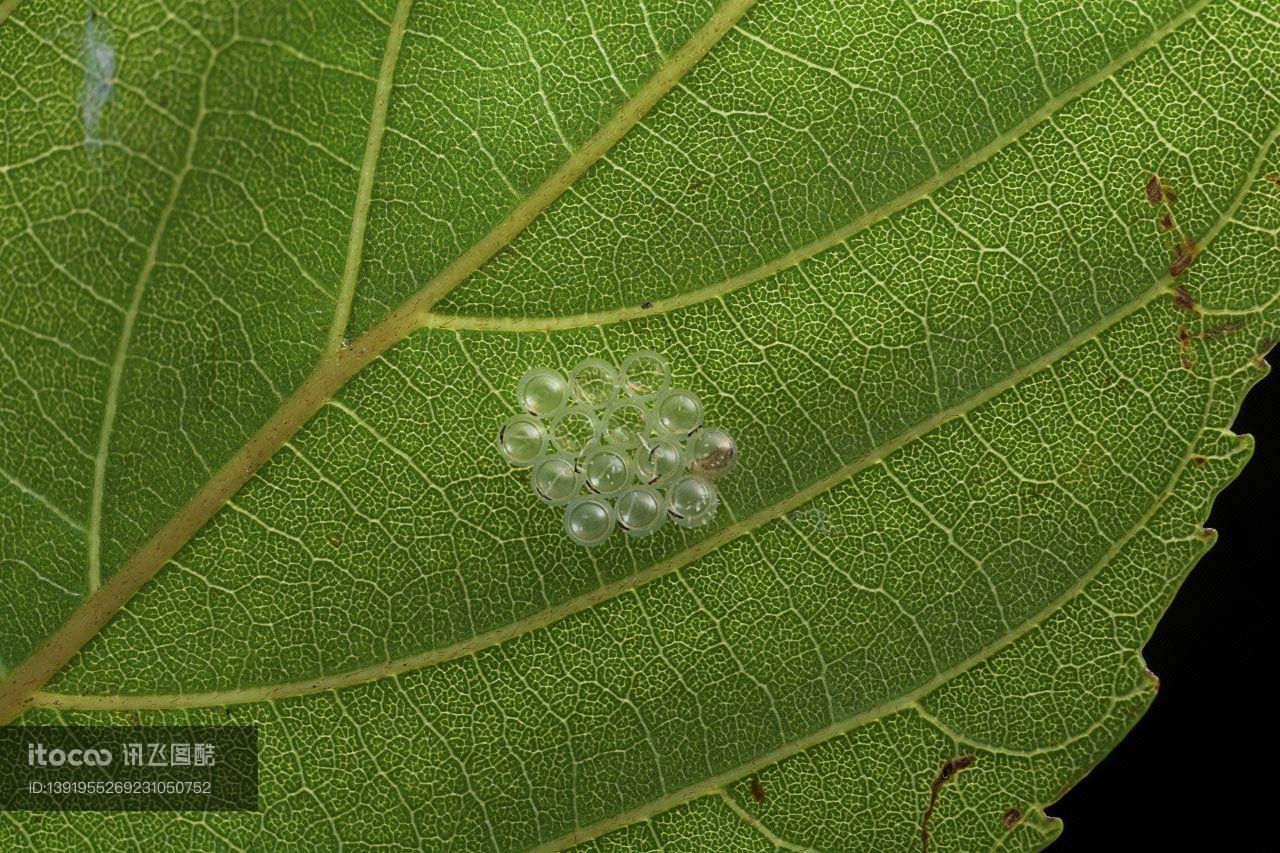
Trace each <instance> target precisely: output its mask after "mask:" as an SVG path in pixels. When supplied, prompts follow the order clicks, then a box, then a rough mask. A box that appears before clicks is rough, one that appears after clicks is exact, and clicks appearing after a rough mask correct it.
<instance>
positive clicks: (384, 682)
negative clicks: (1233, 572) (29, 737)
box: [0, 0, 1280, 850]
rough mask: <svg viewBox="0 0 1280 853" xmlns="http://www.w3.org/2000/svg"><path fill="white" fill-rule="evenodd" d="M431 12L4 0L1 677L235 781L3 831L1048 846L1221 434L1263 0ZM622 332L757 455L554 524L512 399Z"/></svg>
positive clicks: (50, 711) (1278, 266) (1271, 105)
mask: <svg viewBox="0 0 1280 853" xmlns="http://www.w3.org/2000/svg"><path fill="white" fill-rule="evenodd" d="M446 5H447V4H414V3H411V2H408V0H405V2H401V3H399V4H398V5H397V4H392V3H383V4H373V3H367V4H337V6H334V4H315V8H311V7H309V6H308V5H307V4H287V5H286V6H283V7H282V8H281V9H280V10H265V9H262V8H257V7H253V8H245V9H238V10H235V11H232V10H216V12H215V11H209V10H205V9H204V7H202V6H199V5H194V4H193V5H192V6H190V7H175V8H172V9H164V10H158V9H156V8H153V7H147V6H140V5H137V4H133V3H121V4H118V5H108V4H104V5H102V6H95V7H94V14H93V15H91V16H90V17H88V18H87V19H86V18H85V17H83V16H82V15H81V10H75V11H68V10H60V9H56V8H53V7H51V6H45V5H41V4H39V3H35V2H30V3H26V2H24V3H21V4H16V3H8V4H0V80H3V89H2V90H0V91H3V92H4V93H5V94H4V95H3V96H0V97H2V98H3V100H2V103H3V113H0V130H3V133H0V258H3V266H0V336H3V339H2V340H0V352H3V353H4V357H3V359H0V381H2V382H3V383H4V387H5V388H6V390H7V392H8V393H6V394H5V395H4V398H3V402H0V413H3V419H2V420H0V430H2V431H3V432H2V433H0V434H2V435H3V442H2V443H0V474H2V475H3V478H2V479H0V513H2V514H3V517H4V518H5V524H4V525H3V527H0V614H2V615H3V618H2V619H0V673H2V674H8V675H9V679H8V682H7V683H6V684H5V686H4V687H3V688H0V712H2V711H3V710H4V709H5V708H6V707H8V708H13V709H15V712H16V710H23V711H25V713H23V714H22V715H21V716H20V717H19V718H18V722H19V724H23V723H40V722H48V721H51V720H62V721H70V722H81V723H83V722H118V723H124V722H127V721H128V720H129V719H130V716H131V715H132V714H134V713H139V714H141V715H142V716H143V718H144V721H149V722H160V721H174V722H178V721H181V722H188V721H189V722H225V721H227V720H228V719H230V720H234V721H237V722H248V721H252V722H255V723H257V724H258V725H260V726H261V727H262V731H263V737H262V742H263V744H264V753H263V761H264V765H263V767H264V769H263V782H262V800H263V802H264V804H265V806H264V810H263V811H262V812H261V813H259V814H252V815H235V814H211V815H202V816H190V815H185V816H184V815H178V816H173V815H156V814H152V815H128V816H122V815H89V814H78V815H55V814H46V815H11V814H9V815H5V816H4V818H3V819H2V820H0V840H3V842H4V845H3V846H5V847H6V848H7V847H9V846H20V845H32V846H38V847H41V848H56V847H64V846H65V847H72V846H76V845H77V844H78V843H80V842H81V841H82V840H83V838H84V837H85V836H88V837H90V838H92V839H93V841H94V842H95V843H96V844H99V845H101V846H104V847H105V846H125V845H131V844H141V845H153V844H158V843H161V842H162V841H165V842H169V843H175V839H176V843H178V844H181V845H183V846H188V847H198V848H205V847H221V846H230V847H246V848H248V847H261V846H265V845H273V844H283V845H290V846H293V845H297V846H313V847H314V846H334V845H337V844H351V845H359V846H376V845H383V846H397V845H398V846H404V847H415V848H429V849H459V850H473V849H497V850H508V849H527V848H539V847H541V848H544V849H555V848H563V847H567V846H572V845H573V844H575V843H582V844H585V845H588V846H594V847H598V848H601V849H673V850H676V849H726V850H747V849H756V848H759V849H771V848H773V849H776V848H782V849H810V848H813V849H824V850H854V849H875V850H890V849H921V847H924V848H925V849H926V850H947V849H956V850H977V849H995V848H1000V849H1013V850H1034V849H1039V848H1040V847H1042V846H1044V845H1045V844H1046V843H1048V841H1050V840H1051V839H1052V838H1053V837H1054V836H1055V835H1056V833H1057V831H1058V826H1057V824H1056V823H1054V822H1052V821H1050V820H1048V819H1047V818H1045V817H1044V815H1043V813H1042V811H1041V809H1042V808H1043V807H1044V806H1045V805H1047V804H1048V803H1051V802H1052V801H1053V800H1055V799H1056V798H1057V797H1058V796H1060V793H1061V791H1062V790H1064V789H1065V787H1066V786H1069V785H1070V784H1072V783H1073V782H1074V781H1075V780H1076V779H1078V778H1079V777H1080V776H1081V775H1082V774H1083V773H1084V772H1087V770H1088V768H1090V767H1091V766H1093V765H1094V764H1095V763H1096V762H1097V761H1098V760H1100V758H1101V757H1102V756H1103V755H1105V754H1106V753H1107V751H1108V750H1109V749H1110V748H1111V746H1113V745H1114V743H1115V742H1116V741H1117V740H1118V739H1119V738H1120V737H1122V736H1123V734H1124V733H1125V732H1126V731H1127V730H1128V728H1129V727H1130V726H1132V724H1133V723H1134V721H1135V720H1136V719H1137V716H1138V715H1140V714H1141V713H1142V711H1143V710H1144V709H1145V708H1146V706H1147V704H1148V703H1149V702H1150V700H1151V697H1152V695H1153V691H1154V682H1153V680H1152V679H1151V678H1150V677H1149V676H1148V675H1147V674H1146V673H1145V670H1144V668H1143V666H1142V662H1141V657H1140V649H1141V646H1142V644H1143V642H1145V640H1146V638H1147V637H1148V636H1149V634H1150V631H1151V630H1152V628H1153V626H1154V623H1155V620H1156V619H1157V618H1158V616H1159V613H1160V612H1161V610H1162V609H1163V607H1164V606H1165V604H1166V603H1167V601H1168V600H1169V598H1170V596H1171V595H1172V594H1173V592H1174V590H1175V589H1176V588H1177V586H1178V584H1179V583H1180V581H1181V579H1182V578H1183V577H1184V576H1185V573H1186V572H1187V571H1188V570H1189V569H1190V567H1191V565H1192V564H1193V563H1194V562H1195V560H1196V559H1197V558H1198V557H1199V556H1200V555H1201V554H1202V553H1203V552H1204V551H1205V549H1206V548H1207V547H1208V546H1209V544H1210V543H1211V540H1212V535H1211V534H1209V533H1206V532H1205V531H1203V530H1202V528H1201V524H1202V522H1203V520H1204V518H1205V516H1206V515H1207V512H1208V508H1209V505H1210V502H1211V501H1212V498H1213V496H1214V494H1216V492H1217V491H1218V490H1219V489H1220V488H1222V487H1223V486H1224V485H1225V484H1226V483H1227V482H1229V481H1230V479H1231V478H1232V477H1233V476H1234V475H1235V473H1236V472H1237V471H1238V470H1239V468H1240V466H1241V465H1242V464H1243V463H1244V461H1245V459H1246V458H1247V457H1248V454H1249V447H1250V445H1249V441H1248V439H1247V438H1240V437H1237V436H1235V435H1233V434H1232V433H1230V432H1229V430H1228V427H1229V425H1230V422H1231V420H1232V417H1233V416H1234V413H1235V411H1236V408H1237V407H1238V403H1239V400H1240V398H1241V396H1242V395H1243V394H1244V392H1245V391H1246V390H1247V388H1248V387H1249V386H1250V385H1251V384H1252V383H1253V382H1254V381H1256V380H1257V379H1258V378H1260V376H1261V375H1262V374H1263V372H1264V371H1265V362H1263V361H1262V356H1263V355H1264V354H1265V352H1266V351H1267V350H1268V349H1270V347H1271V346H1272V344H1273V343H1274V340H1275V338H1276V337H1277V334H1278V332H1277V325H1278V322H1280V317H1278V316H1277V314H1278V312H1277V308H1276V305H1275V302H1276V298H1277V293H1278V292H1280V285H1278V284H1277V283H1278V282H1280V245H1278V239H1280V238H1278V235H1280V183H1277V181H1276V178H1275V175H1276V174H1277V172H1280V152H1277V150H1276V139H1277V135H1278V133H1280V95H1278V94H1277V93H1280V10H1277V8H1276V7H1275V5H1274V4H1273V3H1270V2H1262V1H1260V0H1254V2H1241V3H1231V2H1210V3H1190V4H1185V3H1184V4H1180V3H1155V2H1143V3H1134V4H1113V3H1083V4H1080V5H1079V6H1074V5H1073V6H1057V5H1055V6H1054V7H1053V8H1040V7H1033V6H1032V5H1030V4H1014V3H1007V4H1006V3H995V4H987V5H984V6H983V7H982V8H981V9H975V8H974V7H972V5H971V4H963V3H958V4H952V5H948V4H943V3H919V2H917V3H905V2H902V0H894V2H886V3H883V4H879V5H878V6H877V7H876V8H870V7H869V6H867V7H864V6H859V7H857V8H853V7H852V6H831V5H829V4H818V3H790V4H785V3H772V2H768V0H763V2H760V3H757V4H749V3H740V2H733V0H731V1H730V2H726V3H725V4H724V5H722V6H718V7H715V6H711V5H709V4H703V3H690V2H678V3H677V2H646V3H644V4H630V3H610V4H582V5H580V6H579V5H575V4H565V5H564V7H563V8H561V7H560V6H558V5H555V4H527V5H520V6H513V7H504V6H501V5H499V6H495V7H494V8H492V9H489V8H485V7H477V6H476V5H475V4H457V7H456V8H446ZM1152 174H1158V175H1159V176H1160V179H1161V180H1162V181H1163V182H1164V184H1165V186H1166V187H1168V188H1170V189H1173V190H1175V191H1176V200H1173V201H1171V202H1170V203H1169V204H1167V205H1166V204H1160V205H1155V206H1152V205H1150V204H1149V203H1148V200H1147V198H1146V195H1145V192H1144V186H1145V184H1146V183H1147V181H1148V179H1149V178H1150V177H1151V175H1152ZM1164 213H1169V214H1171V215H1172V216H1173V217H1174V223H1175V224H1174V229H1173V231H1172V232H1170V231H1168V230H1166V229H1164V228H1162V227H1161V225H1160V223H1159V219H1160V217H1161V215H1162V214H1164ZM1184 239H1185V240H1190V241H1193V243H1194V245H1195V247H1196V248H1195V259H1194V261H1193V262H1192V264H1191V266H1190V267H1189V269H1188V270H1187V271H1186V272H1185V273H1183V274H1182V275H1180V276H1178V277H1177V278H1174V277H1173V276H1172V275H1171V274H1170V266H1171V264H1172V263H1173V262H1174V261H1175V259H1176V257H1177V255H1176V251H1177V250H1176V248H1175V247H1176V246H1178V245H1183V244H1182V241H1183V240H1184ZM1183 251H1187V250H1186V249H1184V250H1183ZM636 349H655V350H660V351H662V352H665V353H666V354H667V355H668V357H669V358H670V360H671V362H672V366H673V371H674V374H675V379H676V382H677V383H678V384H681V385H684V386H686V387H689V388H691V389H693V390H695V391H696V392H697V393H699V394H700V395H701V396H702V397H703V399H704V401H705V402H706V404H707V408H708V411H709V414H710V416H711V417H712V418H713V419H714V420H715V421H717V422H718V423H720V424H721V425H723V426H725V427H726V428H728V429H729V430H730V431H731V432H732V433H733V434H734V436H735V437H736V438H737V440H738V442H739V445H740V448H741V451H742V458H741V461H740V463H739V465H738V467H737V468H736V469H735V472H734V474H733V475H732V476H731V477H730V478H728V479H727V480H725V481H723V489H722V496H723V506H722V508H721V511H720V513H719V514H718V516H717V518H716V521H715V522H714V523H713V524H712V525H711V526H709V527H706V528H699V529H697V530H694V531H681V530H679V529H676V528H673V527H671V526H668V527H667V528H666V529H664V531H663V532H661V533H660V534H659V535H657V536H654V537H651V538H649V539H643V540H634V541H627V540H624V539H623V538H622V537H615V538H614V539H613V540H611V541H610V542H609V543H608V544H607V545H605V546H603V547H601V548H598V549H594V550H590V551H587V550H583V549H580V548H577V547H576V546H573V545H572V544H571V543H570V542H569V541H568V540H567V539H566V538H565V537H564V535H563V533H562V531H561V528H560V522H559V517H558V515H557V514H556V513H555V512H553V511H550V510H546V509H545V508H543V507H541V506H539V505H537V504H536V503H535V502H534V501H533V500H532V498H531V497H530V496H529V495H528V490H527V484H526V483H525V482H524V479H523V477H522V476H521V475H520V474H519V473H518V472H512V471H511V469H510V468H509V467H508V466H507V465H506V463H505V462H504V461H503V460H502V459H501V458H500V457H499V455H498V454H497V452H496V450H495V449H494V447H493V436H494V434H495V431H496V428H497V425H498V424H499V423H500V422H501V421H502V419H503V418H504V417H506V416H507V414H509V413H510V411H511V409H512V399H511V398H512V391H513V389H514V386H515V383H516V379H517V378H518V377H519V375H520V374H521V373H523V372H524V371H525V370H526V369H528V368H529V367H531V366H534V365H536V364H553V365H557V366H560V367H562V368H567V367H568V366H571V365H572V364H573V363H574V362H575V361H577V360H578V359H580V358H583V357H588V356H603V357H605V358H610V359H612V360H615V361H617V360H620V359H621V357H623V356H624V355H626V354H627V353H629V352H631V351H634V350H636ZM241 484H243V487H241ZM206 520H207V523H206ZM197 531H198V532H197ZM157 542H159V543H160V544H159V545H157V544H156V543H157ZM157 571H158V574H157V573H156V572H157ZM153 574H154V579H152V575H153ZM147 581H150V582H147ZM143 584H145V586H144V585H143ZM137 586H142V589H141V591H140V592H138V593H137V594H136V595H133V596H132V597H130V593H132V590H133V588H136V587H137ZM120 590H125V592H123V593H121V592H120ZM117 595H118V597H119V600H120V603H123V604H124V606H123V609H120V610H119V613H118V615H117V616H116V618H115V619H114V620H112V621H111V622H110V624H108V625H107V626H106V627H105V628H104V629H102V630H101V631H99V630H98V626H99V624H100V621H105V619H106V617H107V616H109V615H110V614H111V613H112V612H114V611H115V610H116V606H115V605H114V604H112V603H111V602H113V601H115V599H114V598H113V596H117ZM126 600H127V603H124V602H125V601H126ZM53 647H61V648H62V651H58V650H57V649H55V651H52V652H51V651H50V649H51V648H53ZM77 649H79V650H80V651H79V654H78V655H77V656H76V657H75V659H74V660H73V661H72V662H71V664H70V665H69V666H67V667H65V668H63V667H62V659H65V657H66V656H69V655H70V654H71V653H73V652H75V651H76V650H77ZM63 651H65V655H63ZM60 655H62V658H60V657H59V656H60ZM50 662H51V663H50ZM55 672H56V674H55ZM50 678H52V680H49V679H50ZM45 681H48V684H47V685H45V684H44V682H45ZM36 688H40V689H39V690H38V691H36ZM5 690H8V691H9V692H8V693H5V692H4V691H5ZM33 691H35V692H33ZM6 702H9V703H10V704H9V705H8V706H6V704H5V703H6Z"/></svg>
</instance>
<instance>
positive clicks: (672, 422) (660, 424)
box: [653, 388, 702, 435]
mask: <svg viewBox="0 0 1280 853" xmlns="http://www.w3.org/2000/svg"><path fill="white" fill-rule="evenodd" d="M653 415H654V425H655V426H656V428H657V429H659V430H661V431H662V432H666V433H670V434H671V435H688V434H689V433H691V432H693V431H694V430H695V429H697V428H698V427H700V426H702V401H701V400H699V399H698V398H697V397H696V396H694V394H693V392H692V391H685V390H683V389H681V388H674V389H672V390H670V391H664V392H663V393H661V394H659V395H658V399H657V401H656V402H655V403H654V405H653Z"/></svg>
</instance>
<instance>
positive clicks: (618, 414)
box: [601, 400, 649, 447]
mask: <svg viewBox="0 0 1280 853" xmlns="http://www.w3.org/2000/svg"><path fill="white" fill-rule="evenodd" d="M648 424H649V412H648V410H647V409H645V407H644V406H642V405H640V404H639V403H636V402H634V401H631V400H619V401H617V402H614V403H612V404H610V405H609V407H608V408H606V409H605V411H604V419H603V422H602V424H601V429H602V430H603V432H604V441H605V443H606V444H613V445H617V446H618V447H635V446H636V445H637V444H639V443H640V441H641V439H643V438H644V436H645V433H646V431H647V429H648Z"/></svg>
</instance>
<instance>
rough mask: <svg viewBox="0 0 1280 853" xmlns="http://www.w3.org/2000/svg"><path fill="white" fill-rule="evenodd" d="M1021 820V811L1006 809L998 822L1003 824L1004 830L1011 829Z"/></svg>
mask: <svg viewBox="0 0 1280 853" xmlns="http://www.w3.org/2000/svg"><path fill="white" fill-rule="evenodd" d="M1020 820H1022V811H1021V810H1020V809H1007V810H1006V811H1005V813H1004V814H1002V815H1001V816H1000V822H1001V823H1002V824H1004V828H1005V829H1013V827H1014V825H1015V824H1017V822H1018V821H1020Z"/></svg>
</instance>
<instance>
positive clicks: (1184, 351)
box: [1178, 326, 1196, 378]
mask: <svg viewBox="0 0 1280 853" xmlns="http://www.w3.org/2000/svg"><path fill="white" fill-rule="evenodd" d="M1190 349H1191V333H1190V332H1188V331H1187V327H1186V326H1179V327H1178V357H1179V358H1180V359H1181V360H1182V369H1183V370H1185V371H1187V376H1190V377H1193V378H1194V377H1195V375H1196V374H1195V372H1194V371H1193V370H1192V369H1191V356H1190V355H1189V354H1188V350H1190Z"/></svg>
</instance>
